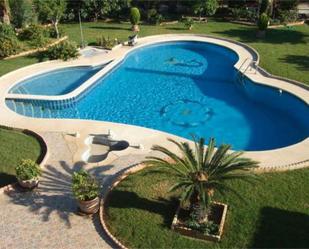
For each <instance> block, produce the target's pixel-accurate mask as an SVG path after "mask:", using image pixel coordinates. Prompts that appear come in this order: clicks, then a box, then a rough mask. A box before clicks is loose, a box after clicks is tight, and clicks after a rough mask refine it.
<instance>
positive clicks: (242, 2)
mask: <svg viewBox="0 0 309 249" xmlns="http://www.w3.org/2000/svg"><path fill="white" fill-rule="evenodd" d="M246 2H247V1H246V0H228V6H229V8H244V7H246Z"/></svg>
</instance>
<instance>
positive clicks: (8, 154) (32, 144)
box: [0, 128, 41, 187]
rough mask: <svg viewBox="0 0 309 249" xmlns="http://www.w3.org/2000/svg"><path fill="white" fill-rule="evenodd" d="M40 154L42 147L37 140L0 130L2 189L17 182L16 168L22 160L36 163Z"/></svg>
mask: <svg viewBox="0 0 309 249" xmlns="http://www.w3.org/2000/svg"><path fill="white" fill-rule="evenodd" d="M40 154H41V146H40V144H39V142H38V140H37V139H36V138H34V137H32V136H29V135H26V134H24V133H22V132H19V131H15V130H8V129H5V128H0V187H3V186H5V185H7V184H9V183H12V182H14V181H16V179H15V169H14V167H15V165H16V164H18V163H19V162H20V160H21V159H26V158H30V159H32V160H35V161H36V160H37V159H38V158H39V156H40Z"/></svg>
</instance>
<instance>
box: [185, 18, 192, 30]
mask: <svg viewBox="0 0 309 249" xmlns="http://www.w3.org/2000/svg"><path fill="white" fill-rule="evenodd" d="M184 24H185V27H186V28H187V29H188V30H192V28H193V24H194V21H193V19H192V18H191V17H187V18H185V19H184Z"/></svg>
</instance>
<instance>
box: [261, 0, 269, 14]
mask: <svg viewBox="0 0 309 249" xmlns="http://www.w3.org/2000/svg"><path fill="white" fill-rule="evenodd" d="M268 7H269V0H262V1H261V4H260V13H268V12H267V11H268Z"/></svg>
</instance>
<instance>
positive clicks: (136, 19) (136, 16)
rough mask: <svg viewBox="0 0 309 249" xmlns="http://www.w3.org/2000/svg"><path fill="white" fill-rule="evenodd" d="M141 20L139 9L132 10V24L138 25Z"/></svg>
mask: <svg viewBox="0 0 309 249" xmlns="http://www.w3.org/2000/svg"><path fill="white" fill-rule="evenodd" d="M140 20H141V14H140V12H139V9H138V8H136V7H133V8H131V10H130V22H131V23H132V25H138V23H139V21H140Z"/></svg>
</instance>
